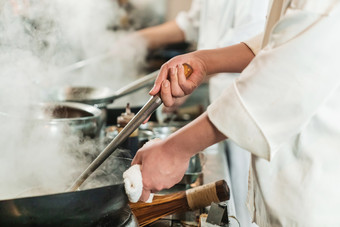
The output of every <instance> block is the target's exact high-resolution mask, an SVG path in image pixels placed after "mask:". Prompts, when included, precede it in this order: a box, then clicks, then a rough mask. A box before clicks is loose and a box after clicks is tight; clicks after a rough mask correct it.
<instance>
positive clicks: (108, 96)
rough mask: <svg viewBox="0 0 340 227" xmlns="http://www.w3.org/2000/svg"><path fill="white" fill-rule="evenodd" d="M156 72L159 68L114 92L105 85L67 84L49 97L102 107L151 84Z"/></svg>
mask: <svg viewBox="0 0 340 227" xmlns="http://www.w3.org/2000/svg"><path fill="white" fill-rule="evenodd" d="M158 72H159V70H157V71H155V72H153V73H150V74H148V75H146V76H144V77H142V78H140V79H138V80H136V81H133V82H132V83H130V84H128V85H126V86H124V87H122V88H121V89H119V90H118V91H115V92H114V91H113V90H111V89H110V88H107V87H86V86H85V87H81V86H79V87H77V86H69V87H62V88H57V89H55V90H54V91H52V93H51V95H50V96H51V99H52V100H55V101H69V102H81V103H85V104H90V105H95V106H97V107H99V108H103V107H106V106H107V105H108V104H110V103H112V102H113V101H114V100H115V99H117V98H120V97H123V96H125V95H128V94H131V93H133V92H136V91H138V90H139V89H142V88H144V87H146V86H149V85H152V84H153V82H154V80H155V79H156V77H157V75H158Z"/></svg>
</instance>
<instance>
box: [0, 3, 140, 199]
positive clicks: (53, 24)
mask: <svg viewBox="0 0 340 227" xmlns="http://www.w3.org/2000/svg"><path fill="white" fill-rule="evenodd" d="M120 11H121V9H120V8H119V6H118V5H117V1H109V0H106V1H105V0H104V1H93V0H82V1H79V0H54V1H45V0H31V1H29V0H22V1H15V0H12V1H8V0H0V66H1V67H0V68H1V70H0V125H1V131H0V144H1V150H0V157H1V158H0V182H1V189H0V199H7V198H13V197H17V196H20V195H22V192H25V191H27V190H30V189H31V188H35V187H42V188H50V189H52V191H53V192H63V191H64V190H65V189H66V187H67V186H68V185H69V184H70V183H71V182H72V181H73V180H74V177H76V176H77V175H78V174H79V173H80V172H82V171H83V170H84V169H85V168H86V166H87V165H88V163H89V162H90V161H91V158H93V156H94V155H96V154H98V152H99V151H100V150H101V148H102V147H101V144H100V143H99V142H98V141H97V140H84V139H83V138H81V137H80V136H79V135H77V134H74V133H70V132H67V133H63V134H57V135H56V134H53V133H51V132H50V131H49V130H48V127H46V125H44V124H42V123H41V122H39V121H36V120H35V119H36V116H35V115H34V113H32V112H30V111H29V106H30V105H33V104H37V103H39V102H44V101H49V100H46V97H48V95H47V94H49V92H50V91H51V89H52V88H55V87H58V86H64V85H84V86H106V87H110V88H112V89H113V90H116V89H118V88H120V87H121V86H122V85H126V84H128V83H130V82H132V81H133V80H135V79H136V78H137V76H139V69H140V66H142V65H143V59H144V57H145V53H146V47H145V44H144V42H143V40H141V39H140V38H139V37H136V36H134V35H131V32H132V31H116V32H113V31H112V30H109V29H108V28H110V27H115V26H116V27H117V26H119V22H120ZM106 53H109V54H108V56H107V57H106V58H105V59H103V60H101V61H94V62H93V63H91V64H90V65H88V66H86V67H84V68H81V69H78V70H74V71H70V72H64V71H63V69H64V68H65V67H67V66H69V65H71V64H73V63H75V62H77V61H80V60H83V59H88V58H93V57H95V56H98V55H102V54H106ZM137 98H138V97H137ZM134 100H135V99H134ZM143 102H144V99H143Z"/></svg>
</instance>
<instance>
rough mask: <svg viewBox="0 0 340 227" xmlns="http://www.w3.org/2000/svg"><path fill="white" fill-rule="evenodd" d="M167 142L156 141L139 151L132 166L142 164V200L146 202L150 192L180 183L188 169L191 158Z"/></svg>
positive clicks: (150, 142)
mask: <svg viewBox="0 0 340 227" xmlns="http://www.w3.org/2000/svg"><path fill="white" fill-rule="evenodd" d="M166 141H167V140H161V139H155V140H151V141H149V142H148V143H146V144H145V145H144V146H143V147H142V148H141V149H139V150H138V152H137V154H136V156H135V158H134V159H133V160H132V163H131V165H135V164H140V165H141V172H142V179H143V193H142V195H141V198H140V200H141V201H144V202H145V201H146V200H147V199H148V198H149V195H150V192H157V191H160V190H162V189H165V188H166V189H167V188H170V187H172V186H173V185H175V184H176V183H178V182H179V181H180V180H181V179H182V177H183V175H184V173H185V171H186V170H187V168H188V165H189V160H190V156H188V155H187V154H185V153H186V152H183V151H179V150H177V149H173V147H175V146H172V145H171V144H167V143H166Z"/></svg>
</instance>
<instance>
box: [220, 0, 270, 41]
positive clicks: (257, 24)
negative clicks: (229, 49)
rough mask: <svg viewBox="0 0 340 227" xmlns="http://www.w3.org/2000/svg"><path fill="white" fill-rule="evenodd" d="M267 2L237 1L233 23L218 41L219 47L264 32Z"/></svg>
mask: <svg viewBox="0 0 340 227" xmlns="http://www.w3.org/2000/svg"><path fill="white" fill-rule="evenodd" d="M267 8H268V1H253V0H237V1H235V11H234V17H233V23H232V26H231V27H230V29H228V30H227V32H226V33H225V34H224V35H223V38H222V39H220V40H221V42H225V41H227V43H224V44H223V43H219V47H223V46H227V45H230V44H236V43H239V41H240V40H248V39H249V38H250V37H253V36H255V35H257V34H258V33H260V32H262V31H263V30H264V25H265V21H266V12H267Z"/></svg>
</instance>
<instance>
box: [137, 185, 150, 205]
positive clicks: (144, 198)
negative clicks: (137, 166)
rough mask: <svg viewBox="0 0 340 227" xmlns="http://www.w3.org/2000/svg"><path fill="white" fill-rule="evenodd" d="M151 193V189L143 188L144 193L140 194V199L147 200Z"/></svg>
mask: <svg viewBox="0 0 340 227" xmlns="http://www.w3.org/2000/svg"><path fill="white" fill-rule="evenodd" d="M150 193H151V191H150V190H147V189H145V188H143V191H142V195H141V196H140V199H139V200H140V201H142V202H146V201H147V200H148V199H149V197H150Z"/></svg>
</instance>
